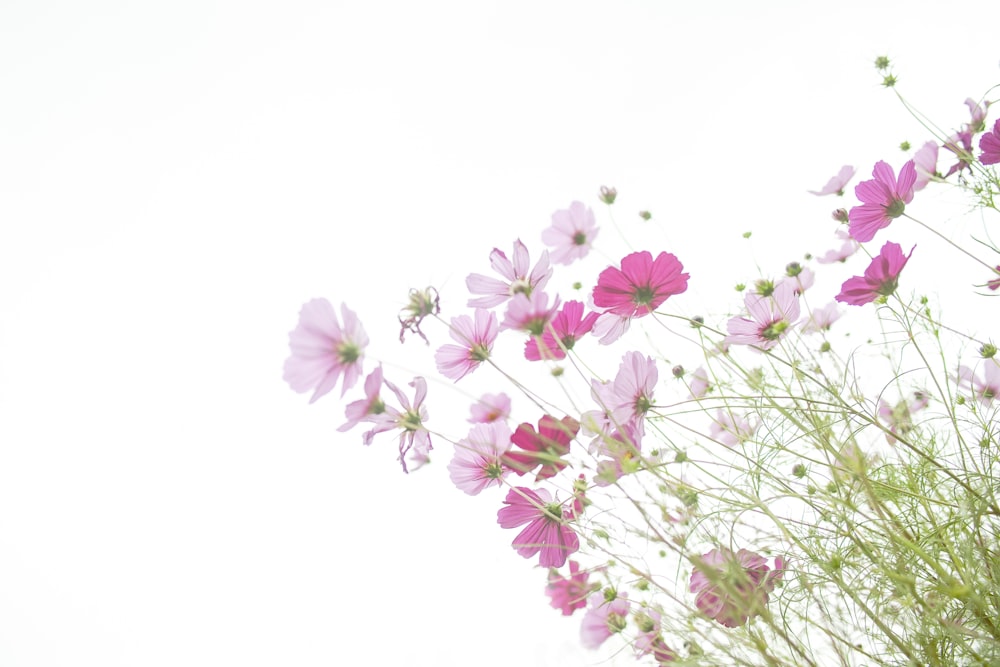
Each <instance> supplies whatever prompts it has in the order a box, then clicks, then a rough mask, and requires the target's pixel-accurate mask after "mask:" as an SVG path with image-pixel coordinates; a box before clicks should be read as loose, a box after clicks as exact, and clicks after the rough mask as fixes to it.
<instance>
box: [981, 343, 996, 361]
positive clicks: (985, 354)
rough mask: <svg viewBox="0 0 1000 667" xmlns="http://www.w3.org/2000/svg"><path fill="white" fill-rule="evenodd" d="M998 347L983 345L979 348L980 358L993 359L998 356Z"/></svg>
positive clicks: (989, 344)
mask: <svg viewBox="0 0 1000 667" xmlns="http://www.w3.org/2000/svg"><path fill="white" fill-rule="evenodd" d="M996 353H997V346H996V345H994V344H993V343H983V344H982V345H980V346H979V356H981V357H982V358H983V359H992V358H993V357H994V356H996Z"/></svg>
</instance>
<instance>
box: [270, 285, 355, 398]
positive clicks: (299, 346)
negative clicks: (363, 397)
mask: <svg viewBox="0 0 1000 667" xmlns="http://www.w3.org/2000/svg"><path fill="white" fill-rule="evenodd" d="M340 313H341V315H342V316H343V318H344V326H343V327H341V326H340V322H338V321H337V314H336V313H335V312H334V311H333V306H331V305H330V302H329V301H327V300H326V299H313V300H312V301H309V302H308V303H306V304H305V305H304V306H302V310H301V311H300V312H299V324H298V326H296V327H295V329H294V330H292V331H291V332H290V333H289V334H288V347H289V348H291V351H292V354H291V356H290V357H288V359H286V360H285V373H284V378H285V381H286V382H287V383H288V385H289V386H290V387H291V388H292V389H293V390H294V391H297V392H298V393H300V394H301V393H303V392H306V391H309V390H310V389H312V390H313V395H312V398H310V399H309V402H310V403H314V402H315V401H316V399H318V398H320V397H321V396H324V395H326V394H328V393H329V392H330V391H331V390H332V389H333V388H334V387H335V386H336V385H337V380H339V379H340V378H341V376H343V378H344V382H343V385H342V389H341V392H340V395H341V396H343V395H344V394H346V393H347V390H348V389H350V388H351V387H353V386H354V385H355V383H356V382H357V381H358V378H359V377H361V367H362V363H363V362H364V354H365V347H366V346H367V345H368V335H367V334H366V333H365V330H364V329H363V328H362V327H361V322H360V320H358V316H357V315H355V314H354V311H353V310H351V309H350V308H348V307H347V306H345V305H344V304H341V305H340Z"/></svg>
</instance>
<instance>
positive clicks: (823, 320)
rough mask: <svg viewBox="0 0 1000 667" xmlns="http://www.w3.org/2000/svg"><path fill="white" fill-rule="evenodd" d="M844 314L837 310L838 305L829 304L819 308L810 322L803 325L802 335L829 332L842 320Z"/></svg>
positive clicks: (810, 317)
mask: <svg viewBox="0 0 1000 667" xmlns="http://www.w3.org/2000/svg"><path fill="white" fill-rule="evenodd" d="M841 315H843V313H841V312H840V310H839V309H838V308H837V304H836V303H828V304H827V305H825V306H823V307H822V308H817V309H816V310H814V311H812V313H811V314H810V315H809V320H808V321H807V322H806V323H805V324H803V325H802V333H804V334H808V333H819V332H821V331H829V330H830V327H831V326H833V323H834V322H836V321H837V320H839V319H840V316H841Z"/></svg>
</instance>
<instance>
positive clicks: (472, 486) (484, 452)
mask: <svg viewBox="0 0 1000 667" xmlns="http://www.w3.org/2000/svg"><path fill="white" fill-rule="evenodd" d="M508 449H510V428H509V427H508V426H507V425H506V424H504V423H503V422H493V423H490V424H476V425H475V426H473V427H472V430H471V431H469V435H468V436H466V437H465V438H464V439H462V440H459V441H458V444H457V445H456V446H455V456H454V457H453V458H452V459H451V463H449V464H448V473H449V475H450V476H451V481H452V482H454V484H455V486H457V487H458V488H459V489H461V490H462V491H465V492H466V493H467V494H469V495H470V496H475V495H478V494H479V492H480V491H482V490H483V489H485V488H486V487H488V486H489V485H491V484H494V485H496V486H500V485H501V484H502V482H503V478H504V477H505V476H506V475H507V473H509V472H510V469H509V468H507V466H505V465H504V464H503V461H502V459H503V455H504V454H505V453H506V452H507V450H508Z"/></svg>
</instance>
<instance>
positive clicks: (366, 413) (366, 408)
mask: <svg viewBox="0 0 1000 667" xmlns="http://www.w3.org/2000/svg"><path fill="white" fill-rule="evenodd" d="M381 389H382V365H381V364H379V366H378V368H376V369H375V370H373V371H372V372H371V373H369V375H368V377H367V378H365V397H364V398H362V399H361V400H358V401H353V402H352V403H349V404H348V405H347V407H346V408H345V410H344V412H345V414H346V416H347V422H346V423H345V424H344V425H343V426H341V427H340V428H338V429H337V430H338V431H340V432H341V433H343V432H345V431H350V430H351V429H352V428H354V427H355V426H357V425H358V424H359V423H360V422H363V421H367V422H370V421H374V417H375V415H380V414H382V413H383V412H385V403H384V402H383V401H382V397H381V395H380V393H379V392H380V390H381Z"/></svg>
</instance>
